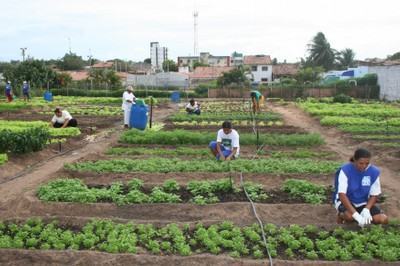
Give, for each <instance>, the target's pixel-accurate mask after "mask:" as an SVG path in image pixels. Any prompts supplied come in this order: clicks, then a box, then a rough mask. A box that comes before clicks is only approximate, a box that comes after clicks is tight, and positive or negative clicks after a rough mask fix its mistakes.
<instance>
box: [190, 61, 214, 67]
mask: <svg viewBox="0 0 400 266" xmlns="http://www.w3.org/2000/svg"><path fill="white" fill-rule="evenodd" d="M208 66H210V65H209V64H204V63H202V62H200V61H195V62H194V63H193V69H196V68H197V67H208Z"/></svg>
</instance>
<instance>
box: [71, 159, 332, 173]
mask: <svg viewBox="0 0 400 266" xmlns="http://www.w3.org/2000/svg"><path fill="white" fill-rule="evenodd" d="M339 166H340V163H339V162H333V161H314V160H310V159H292V160H291V159H258V160H246V159H238V160H234V161H224V162H220V161H216V160H181V159H168V158H151V159H147V160H140V159H137V160H131V159H121V160H99V161H95V162H80V163H73V164H66V165H65V168H66V169H69V170H74V171H93V172H100V173H101V172H114V173H128V172H160V173H169V172H230V171H233V172H243V173H273V174H284V173H315V174H323V173H333V172H334V171H335V170H336V169H337V168H338V167H339Z"/></svg>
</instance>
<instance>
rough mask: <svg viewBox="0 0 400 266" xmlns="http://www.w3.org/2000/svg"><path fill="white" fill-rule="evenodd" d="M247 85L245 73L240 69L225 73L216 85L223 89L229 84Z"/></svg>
mask: <svg viewBox="0 0 400 266" xmlns="http://www.w3.org/2000/svg"><path fill="white" fill-rule="evenodd" d="M248 83H249V81H248V79H247V78H246V75H245V72H244V70H243V69H242V68H236V69H233V70H231V71H229V72H225V73H223V74H222V76H221V77H219V78H218V80H217V85H218V86H219V87H224V86H227V85H231V84H237V85H241V86H244V85H247V84H248Z"/></svg>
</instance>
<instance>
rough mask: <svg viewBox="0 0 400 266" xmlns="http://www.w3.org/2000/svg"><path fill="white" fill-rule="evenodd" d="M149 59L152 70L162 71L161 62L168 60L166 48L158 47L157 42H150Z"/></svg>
mask: <svg viewBox="0 0 400 266" xmlns="http://www.w3.org/2000/svg"><path fill="white" fill-rule="evenodd" d="M150 60H151V68H152V70H153V72H162V71H163V63H164V61H166V60H168V48H167V47H160V45H159V43H158V42H151V43H150Z"/></svg>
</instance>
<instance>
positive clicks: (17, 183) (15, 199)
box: [0, 104, 178, 218]
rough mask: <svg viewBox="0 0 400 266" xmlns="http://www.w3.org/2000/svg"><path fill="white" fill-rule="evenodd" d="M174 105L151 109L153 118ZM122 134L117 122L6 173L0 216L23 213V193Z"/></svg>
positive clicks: (99, 151)
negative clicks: (77, 143) (25, 168)
mask: <svg viewBox="0 0 400 266" xmlns="http://www.w3.org/2000/svg"><path fill="white" fill-rule="evenodd" d="M177 108H178V106H177V105H175V104H168V105H167V106H166V108H162V109H154V114H153V121H156V122H161V121H163V120H164V119H165V118H166V117H167V116H169V115H170V114H171V113H172V112H174V111H176V109H177ZM121 133H122V127H121V125H119V123H118V125H115V126H114V127H113V128H111V129H107V130H103V131H100V132H99V133H98V134H97V135H91V136H90V138H89V139H87V140H86V141H83V142H82V146H81V147H80V148H78V149H75V150H73V151H70V152H67V153H65V154H63V155H60V156H57V157H54V158H51V159H44V160H43V161H41V162H40V163H39V164H38V165H37V166H36V167H33V168H32V169H31V170H30V171H28V172H27V173H25V174H22V175H21V176H19V177H18V178H15V179H11V174H10V176H8V177H7V176H6V177H5V180H9V181H7V182H5V183H3V184H2V185H1V186H0V195H2V196H1V197H0V217H2V218H6V217H18V216H19V214H20V213H24V212H26V211H27V210H26V204H25V203H24V200H23V199H24V195H26V194H27V193H29V191H32V190H36V189H37V187H38V185H39V184H41V183H43V182H46V181H47V180H49V179H50V178H52V177H54V174H55V173H56V172H57V171H60V170H61V169H62V168H63V166H64V164H65V163H71V162H74V161H76V160H79V159H82V158H85V157H87V156H91V155H93V154H98V155H101V154H103V153H104V151H105V150H106V149H107V148H108V147H109V146H110V145H112V144H114V143H116V142H117V141H118V138H119V136H120V134H121ZM13 174H14V173H13ZM32 215H34V214H32Z"/></svg>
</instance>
